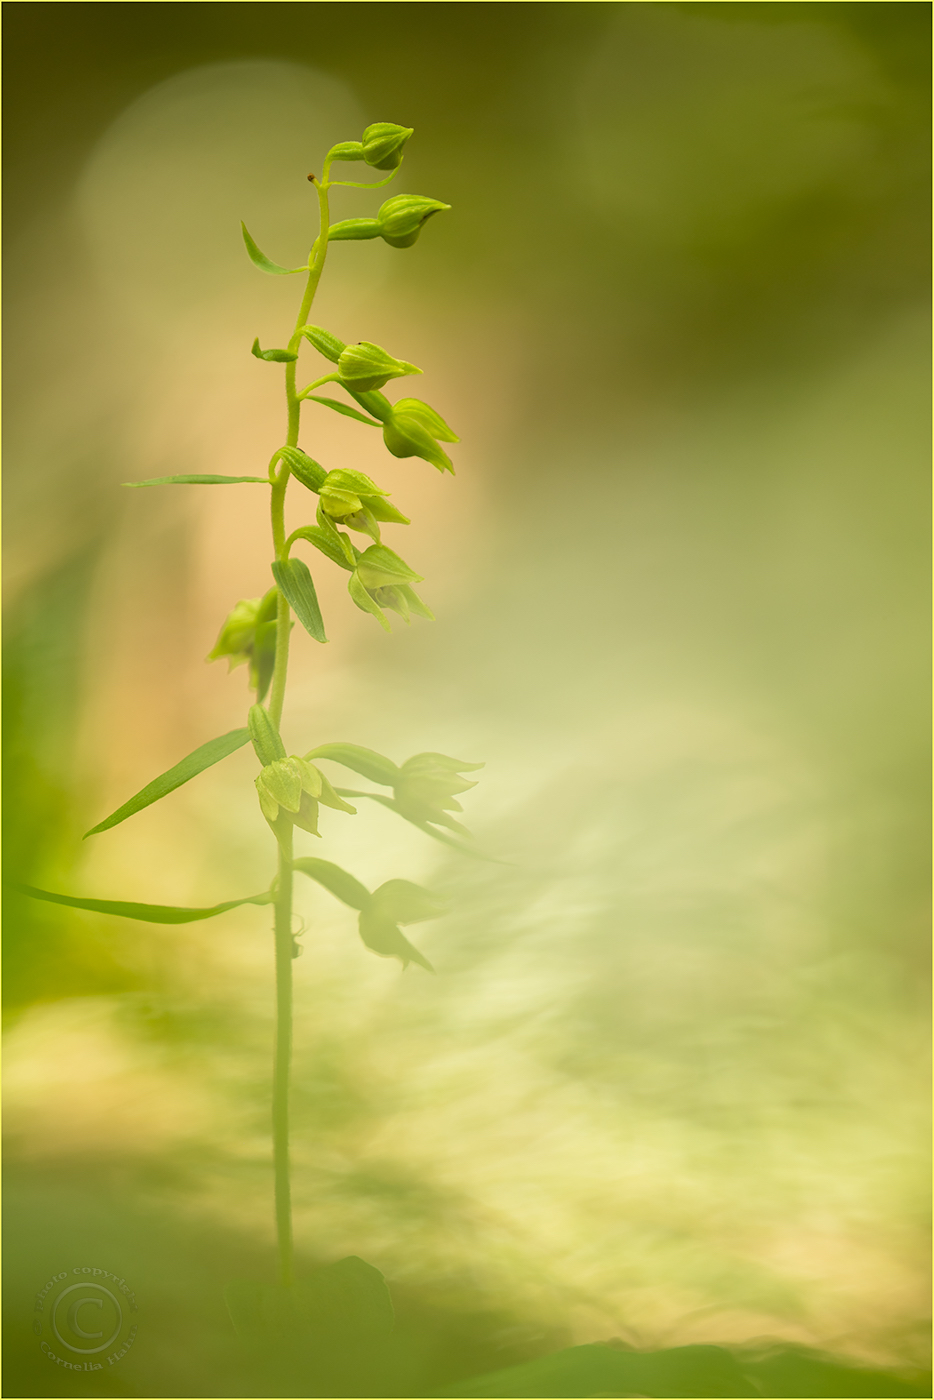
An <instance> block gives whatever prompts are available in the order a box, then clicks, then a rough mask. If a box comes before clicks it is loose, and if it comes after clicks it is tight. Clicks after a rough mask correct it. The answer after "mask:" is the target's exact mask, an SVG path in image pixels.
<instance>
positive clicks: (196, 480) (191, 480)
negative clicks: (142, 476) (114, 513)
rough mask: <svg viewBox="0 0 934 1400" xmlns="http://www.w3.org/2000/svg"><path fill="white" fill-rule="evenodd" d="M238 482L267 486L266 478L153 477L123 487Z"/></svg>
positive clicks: (228, 483) (227, 483)
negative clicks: (253, 482) (255, 482)
mask: <svg viewBox="0 0 934 1400" xmlns="http://www.w3.org/2000/svg"><path fill="white" fill-rule="evenodd" d="M240 481H258V482H259V484H260V485H261V486H268V485H269V478H268V477H267V476H200V475H199V476H153V477H150V479H149V480H148V481H124V483H123V485H124V486H233V485H235V484H236V483H237V482H240Z"/></svg>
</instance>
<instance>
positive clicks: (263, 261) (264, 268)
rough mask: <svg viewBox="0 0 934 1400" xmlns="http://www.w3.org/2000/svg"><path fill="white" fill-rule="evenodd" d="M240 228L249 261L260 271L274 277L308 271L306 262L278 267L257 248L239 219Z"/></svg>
mask: <svg viewBox="0 0 934 1400" xmlns="http://www.w3.org/2000/svg"><path fill="white" fill-rule="evenodd" d="M240 228H241V229H242V231H243V241H244V243H245V244H246V250H247V252H248V253H249V255H250V261H251V262H252V263H254V264H255V265H256V266H257V267H258V268H259V269H260V271H261V272H269V273H271V274H272V276H274V277H288V276H289V275H290V274H291V273H293V272H307V271H308V264H307V263H305V264H304V265H303V266H302V267H280V266H279V264H278V263H274V262H273V261H272V259H271V258H267V256H266V254H265V253H263V252H261V251H260V249H259V248H257V246H256V244H255V243H254V242H253V239H252V238H251V237H250V235H249V233H248V232H247V226H246V224H245V223H244V222H243V220H242V219H241V221H240Z"/></svg>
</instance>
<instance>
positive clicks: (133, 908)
mask: <svg viewBox="0 0 934 1400" xmlns="http://www.w3.org/2000/svg"><path fill="white" fill-rule="evenodd" d="M17 888H18V889H20V890H22V891H23V893H24V894H28V895H29V896H30V898H32V899H47V900H48V901H49V902H50V903H51V904H67V905H68V906H69V907H70V908H72V909H90V910H92V911H93V912H94V913H96V914H118V915H119V916H120V917H121V918H123V919H141V920H142V922H143V923H147V924H193V923H195V922H196V920H198V919H213V917H214V915H215V914H225V913H226V912H227V910H228V909H237V908H239V906H240V905H241V904H272V903H273V902H274V901H275V898H276V896H275V895H274V894H273V893H272V892H271V891H270V890H264V891H263V892H262V894H250V895H247V897H246V899H228V900H227V901H226V903H224V904H213V905H212V906H211V908H210V909H183V908H180V907H178V906H177V905H174V904H133V903H130V902H128V901H127V900H123V899H76V898H75V897H74V896H73V895H70V894H53V893H52V891H51V890H37V889H35V888H34V887H33V886H32V885H19V886H17Z"/></svg>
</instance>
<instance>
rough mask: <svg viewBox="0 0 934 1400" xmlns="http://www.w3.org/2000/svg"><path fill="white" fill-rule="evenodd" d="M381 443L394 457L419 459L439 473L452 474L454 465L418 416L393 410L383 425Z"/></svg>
mask: <svg viewBox="0 0 934 1400" xmlns="http://www.w3.org/2000/svg"><path fill="white" fill-rule="evenodd" d="M383 442H384V443H385V444H386V446H387V448H388V449H389V451H390V452H391V453H392V455H393V456H394V457H421V458H422V460H423V461H425V462H430V463H431V465H432V466H433V467H437V469H438V471H439V472H444V471H449V472H451V473H453V471H454V465H453V463H452V462H451V459H450V457H449V456H448V455H447V453H446V452H445V451H444V450H443V449H442V448H440V447H439V446H438V443H437V442H436V440H435V438H434V436H433V435H432V433H431V431H430V430H429V429H428V428H426V427H425V424H424V422H423V420H422V418H421V417H420V416H418V415H417V414H415V413H411V412H405V411H402V412H399V411H398V410H397V409H396V408H394V409H393V411H392V413H391V415H390V417H389V418H388V419H387V421H386V422H385V423H384V424H383Z"/></svg>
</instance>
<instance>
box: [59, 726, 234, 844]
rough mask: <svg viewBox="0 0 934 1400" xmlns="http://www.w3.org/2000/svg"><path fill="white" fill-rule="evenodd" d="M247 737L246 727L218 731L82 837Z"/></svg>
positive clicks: (141, 804) (196, 771) (120, 818)
mask: <svg viewBox="0 0 934 1400" xmlns="http://www.w3.org/2000/svg"><path fill="white" fill-rule="evenodd" d="M249 738H250V731H249V730H248V729H231V731H230V733H229V734H222V735H221V736H220V738H219V739H209V740H208V742H207V743H206V744H202V745H201V747H200V748H199V749H195V751H194V753H190V754H189V755H188V757H187V758H183V759H182V761H181V763H176V765H175V767H174V768H169V769H168V771H167V772H165V773H160V775H159V777H158V778H153V780H152V782H151V783H147V784H146V786H145V787H144V788H141V789H140V790H139V792H138V793H136V795H135V797H131V798H130V800H129V801H128V802H124V804H123V806H122V807H118V808H117V810H116V811H115V812H111V814H110V816H109V817H107V818H106V819H105V820H104V821H102V822H99V823H98V825H97V826H93V827H92V828H91V830H90V831H86V832H85V833H84V835H85V836H86V837H87V836H96V835H97V833H98V832H99V831H107V830H109V828H110V827H112V826H117V825H118V824H119V823H120V822H123V821H126V819H127V817H132V816H133V815H134V813H136V812H141V811H142V810H143V808H144V807H149V806H150V805H151V804H152V803H153V802H158V801H159V798H160V797H165V796H166V794H167V793H170V792H174V791H175V789H176V788H177V787H181V785H182V783H187V782H188V780H189V778H195V777H197V775H198V774H199V773H203V772H204V770H205V768H210V767H211V766H212V764H215V763H219V762H220V760H221V759H222V758H226V757H227V755H228V754H231V753H235V752H236V750H237V749H242V748H243V745H244V744H246V743H247V742H248V741H249Z"/></svg>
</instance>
